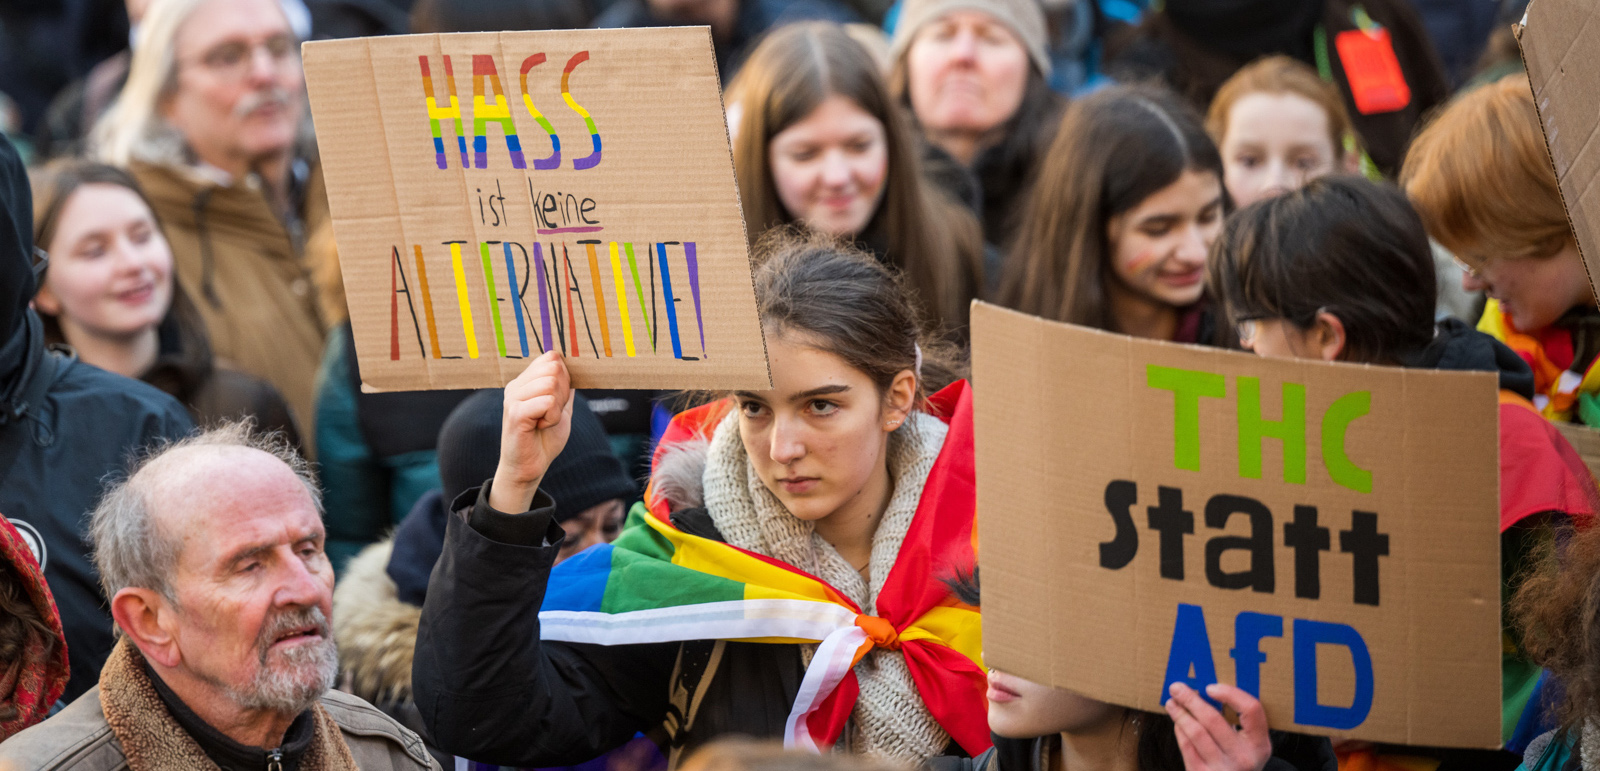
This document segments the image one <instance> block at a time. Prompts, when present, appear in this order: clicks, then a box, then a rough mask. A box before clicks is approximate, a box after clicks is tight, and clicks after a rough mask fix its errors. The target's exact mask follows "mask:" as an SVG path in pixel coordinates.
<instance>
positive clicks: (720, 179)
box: [303, 27, 770, 390]
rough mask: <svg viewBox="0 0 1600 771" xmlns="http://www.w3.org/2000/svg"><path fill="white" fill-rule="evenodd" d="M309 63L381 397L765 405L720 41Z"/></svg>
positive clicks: (337, 48) (354, 47)
mask: <svg viewBox="0 0 1600 771" xmlns="http://www.w3.org/2000/svg"><path fill="white" fill-rule="evenodd" d="M303 50H304V59H305V72H306V83H307V88H308V90H309V92H310V95H311V107H312V114H313V116H314V118H315V122H316V128H317V141H318V145H319V148H320V151H321V154H322V164H323V169H324V172H325V175H326V178H327V186H328V199H329V206H330V208H331V209H332V213H333V220H334V234H335V236H336V238H337V240H338V245H339V258H340V265H341V268H342V270H343V272H344V281H345V287H346V292H347V298H348V301H349V305H350V318H351V324H352V327H353V331H354V334H355V341H356V352H357V358H358V360H359V363H360V367H361V375H362V379H363V381H364V383H365V384H366V385H367V386H369V387H371V388H374V389H378V390H408V389H429V388H466V387H483V386H499V385H503V384H504V383H506V382H509V381H510V380H511V379H512V378H514V377H516V376H517V374H518V373H519V372H521V371H522V369H523V368H524V367H525V366H526V364H527V361H528V360H529V359H530V358H533V357H537V356H538V355H539V354H540V353H542V352H544V351H547V350H560V351H561V352H562V353H563V354H565V356H566V357H567V360H568V366H569V367H570V369H571V371H572V377H573V384H574V385H576V386H579V387H591V388H593V387H600V388H604V387H617V388H621V387H629V388H759V389H764V388H768V387H770V380H769V377H768V373H767V364H766V348H765V344H764V343H763V341H762V336H761V328H760V324H759V321H758V320H757V315H756V307H755V296H754V291H753V288H752V286H751V277H750V261H749V254H748V249H747V246H746V241H745V231H744V220H743V215H742V213H741V209H740V206H739V197H738V190H737V187H736V185H735V182H734V176H733V160H732V155H731V153H730V152H729V148H728V134H727V127H726V123H725V122H724V118H723V107H722V99H721V91H720V86H719V83H718V78H717V71H716V62H715V59H714V58H713V56H712V49H711V39H710V35H709V32H708V31H707V29H706V28H704V27H693V28H691V27H680V28H668V29H650V30H574V31H551V32H504V33H473V34H452V35H405V36H396V37H384V38H358V39H351V40H335V41H320V42H312V43H307V44H305V46H304V49H303Z"/></svg>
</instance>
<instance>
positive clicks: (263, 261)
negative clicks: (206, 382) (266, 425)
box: [91, 0, 328, 436]
mask: <svg viewBox="0 0 1600 771" xmlns="http://www.w3.org/2000/svg"><path fill="white" fill-rule="evenodd" d="M306 112H307V111H306V97H305V80H304V74H303V72H302V71H301V65H300V55H299V41H298V40H296V38H295V33H294V31H293V29H292V27H291V26H290V22H289V19H288V17H287V16H286V15H285V13H284V10H283V8H282V6H281V5H280V4H279V2H278V0H155V1H154V2H153V3H152V4H151V6H150V8H149V10H148V11H147V12H146V14H145V16H144V18H143V20H142V22H141V24H140V28H139V41H138V45H137V46H136V48H135V53H134V57H133V62H132V65H131V66H130V68H129V75H128V82H127V85H126V86H124V88H123V91H122V95H121V96H120V97H119V99H118V101H117V103H116V104H115V105H114V106H113V107H112V108H111V109H110V110H109V111H108V112H107V113H106V114H105V115H104V116H103V117H102V118H101V120H100V122H99V124H98V125H97V126H96V128H95V130H94V133H93V135H92V136H91V145H92V146H93V148H94V152H95V153H96V154H97V155H99V157H100V158H101V159H102V160H104V161H106V162H108V163H111V164H113V165H117V166H123V167H126V168H127V169H128V170H129V171H130V172H132V173H133V175H134V176H135V177H136V178H137V179H138V180H139V183H140V184H141V185H142V186H143V187H144V189H145V193H146V194H147V195H148V196H149V197H150V200H151V203H152V204H153V205H154V207H155V210H156V214H157V215H158V216H159V217H160V219H161V221H162V224H163V225H164V226H165V230H166V235H167V238H168V240H169V241H170V242H171V244H172V252H173V257H174V259H175V263H176V272H177V277H178V281H179V283H180V284H181V285H182V287H183V289H184V290H185V292H186V293H187V294H188V295H189V296H190V297H192V298H194V300H195V304H196V305H197V306H199V309H200V314H201V316H202V317H203V318H204V319H205V323H206V327H207V329H208V330H209V332H210V335H211V345H212V348H213V350H214V351H215V352H216V355H217V356H218V357H219V358H221V359H225V360H228V361H229V362H231V363H232V364H233V365H234V366H236V367H237V368H239V369H240V370H243V371H244V372H246V373H248V374H251V375H255V376H257V377H261V378H264V379H266V380H268V381H269V382H271V383H272V385H273V386H274V387H276V388H277V389H278V391H279V392H280V393H282V394H283V396H284V398H285V400H287V401H288V403H289V406H290V408H291V410H292V412H293V413H294V417H295V420H296V422H297V424H298V427H299V429H300V435H301V436H311V435H312V431H311V425H310V422H311V419H312V403H313V394H314V390H315V387H314V382H315V378H316V372H317V366H318V363H319V362H320V360H321V355H322V344H323V337H324V334H325V331H326V330H325V322H324V320H323V319H322V318H321V317H320V314H319V311H318V305H317V297H316V294H317V291H316V286H315V285H314V284H313V280H312V272H311V269H310V266H309V265H308V264H307V263H306V261H305V259H304V255H303V251H304V242H305V240H306V236H307V234H309V233H310V232H311V231H312V230H313V229H314V228H315V227H316V226H317V225H318V224H320V223H321V222H323V221H325V220H326V219H327V216H328V215H327V199H326V195H325V193H324V192H323V189H322V186H321V176H320V174H319V173H318V170H317V168H316V166H315V164H314V162H313V161H312V160H311V159H310V154H309V148H310V142H309V137H310V134H309V131H308V130H307V129H308V127H309V122H308V120H307V117H306Z"/></svg>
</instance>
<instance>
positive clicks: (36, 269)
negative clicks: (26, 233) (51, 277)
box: [32, 246, 50, 282]
mask: <svg viewBox="0 0 1600 771" xmlns="http://www.w3.org/2000/svg"><path fill="white" fill-rule="evenodd" d="M49 266H50V253H49V252H46V251H45V250H43V249H40V248H39V247H37V246H35V247H33V265H32V268H33V280H34V281H35V282H37V281H39V280H40V279H41V278H43V277H44V269H45V268H47V267H49Z"/></svg>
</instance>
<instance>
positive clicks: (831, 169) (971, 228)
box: [729, 22, 983, 333]
mask: <svg viewBox="0 0 1600 771" xmlns="http://www.w3.org/2000/svg"><path fill="white" fill-rule="evenodd" d="M729 92H730V98H729V103H730V104H732V105H734V106H733V108H732V109H731V110H730V113H732V114H733V118H732V119H731V120H730V123H731V124H732V125H733V129H734V142H733V160H734V172H735V174H736V176H737V177H738V180H739V196H740V198H741V199H742V200H743V202H744V217H745V226H746V227H747V228H748V229H749V232H750V237H751V240H752V241H755V240H758V239H759V238H760V236H761V234H763V233H765V232H767V231H768V230H771V229H772V228H776V227H783V226H788V225H792V224H800V225H803V226H805V227H806V228H808V229H810V230H813V231H816V232H819V233H824V234H826V235H829V236H833V237H835V238H840V239H844V240H854V241H857V242H859V244H860V245H861V246H864V247H866V248H867V249H868V250H869V251H871V252H872V253H873V254H875V255H876V256H877V257H878V259H879V260H881V261H883V262H885V263H887V264H889V265H891V266H893V267H895V268H897V269H899V271H900V272H901V273H902V274H903V275H904V276H905V278H906V281H907V283H908V285H909V286H910V288H911V290H912V292H913V293H914V294H915V295H916V296H917V297H918V299H919V300H920V302H921V304H922V305H923V307H924V308H925V310H926V311H927V313H928V315H929V316H930V317H931V319H932V321H933V322H934V323H936V324H937V325H938V326H940V327H942V328H943V329H944V331H946V332H957V333H959V330H961V329H962V328H964V327H965V326H966V323H967V306H968V304H969V303H970V302H971V301H972V298H973V297H974V296H976V295H977V294H978V292H979V289H980V287H981V285H982V274H983V269H982V255H983V243H982V237H981V235H980V233H979V231H978V225H977V221H976V220H975V219H974V218H973V217H972V215H971V214H970V213H969V212H967V211H966V210H965V209H964V208H962V207H961V206H960V205H959V204H957V203H955V202H953V201H951V200H949V199H948V198H946V197H945V196H944V195H943V194H942V193H941V192H939V191H938V190H937V189H936V188H934V187H932V186H930V185H928V184H927V183H926V182H925V181H924V180H923V177H922V171H921V163H920V161H919V160H918V156H917V145H916V143H915V140H914V139H913V135H912V133H911V128H910V126H909V125H908V122H907V120H906V118H905V117H904V116H903V115H902V114H901V113H900V111H899V110H898V108H896V106H895V105H894V103H893V102H892V100H891V99H890V98H889V92H888V88H887V87H886V86H885V85H884V82H883V78H882V77H881V76H880V75H879V73H878V68H877V65H876V63H875V62H874V60H873V58H872V55H871V54H870V53H868V52H867V50H866V49H865V48H863V47H862V46H861V44H860V43H857V42H856V41H855V40H854V39H852V38H851V37H850V36H849V34H848V33H846V32H845V30H844V28H843V27H840V26H838V25H835V24H828V23H820V22H819V23H809V24H795V25H791V26H787V27H784V28H782V29H779V30H778V31H776V32H774V33H772V35H771V36H770V37H768V38H767V39H766V40H765V41H763V42H762V44H761V46H760V47H759V48H757V49H756V51H755V53H754V54H752V55H751V57H750V60H749V61H748V62H746V63H745V65H744V67H743V69H741V70H740V71H739V75H738V77H737V78H735V79H734V82H733V85H732V86H731V87H730V88H729Z"/></svg>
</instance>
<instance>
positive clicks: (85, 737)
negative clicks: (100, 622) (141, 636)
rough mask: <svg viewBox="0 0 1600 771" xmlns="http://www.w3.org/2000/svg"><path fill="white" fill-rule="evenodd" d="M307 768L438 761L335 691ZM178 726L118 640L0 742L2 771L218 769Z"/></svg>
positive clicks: (408, 767)
mask: <svg viewBox="0 0 1600 771" xmlns="http://www.w3.org/2000/svg"><path fill="white" fill-rule="evenodd" d="M312 709H314V710H315V711H316V712H315V716H316V723H315V728H314V729H313V738H312V741H311V748H310V749H309V750H307V752H306V754H305V756H304V757H302V758H301V761H300V768H302V769H304V771H346V770H349V771H354V769H361V771H400V770H402V769H403V770H405V771H416V770H417V769H432V770H433V771H438V769H439V766H438V764H436V763H435V762H433V760H432V758H430V757H428V753H427V752H426V750H424V749H423V746H422V740H421V739H419V738H417V735H416V734H414V733H412V732H410V731H408V730H406V729H405V728H403V727H401V726H400V725H399V724H398V723H395V722H394V721H393V720H391V719H390V718H389V717H388V716H386V715H384V714H383V713H381V712H379V711H378V710H377V709H375V708H374V707H373V706H372V705H370V704H368V703H366V702H364V701H362V700H360V699H358V698H356V697H354V696H350V695H348V694H343V693H339V692H338V691H329V692H328V693H327V694H325V695H323V697H322V700H321V701H320V703H318V704H317V706H315V707H313V708H312ZM216 767H217V766H216V764H214V763H212V762H211V760H210V758H208V757H206V755H205V752H204V751H203V750H201V748H200V745H199V744H198V743H197V742H195V740H194V739H193V738H191V737H190V736H189V735H188V734H187V733H185V732H184V731H183V729H182V728H181V727H179V725H178V723H177V721H175V720H174V719H173V718H172V716H171V714H170V713H169V712H168V711H167V708H166V705H165V704H163V703H162V701H161V696H160V695H159V694H158V693H156V689H155V686H154V685H153V684H152V683H151V682H150V679H149V677H148V676H147V675H146V674H145V670H144V664H143V660H142V659H141V658H140V656H139V653H138V650H137V649H136V648H134V647H133V645H132V644H131V643H129V642H128V641H127V640H126V639H123V640H121V641H120V642H118V643H117V647H116V648H115V649H113V650H112V653H111V658H110V659H109V660H108V661H106V666H105V669H103V670H101V672H100V684H99V685H98V686H96V687H95V688H92V689H90V690H89V692H88V693H85V694H84V695H83V696H82V697H80V698H79V699H78V700H77V701H75V702H73V703H72V705H71V706H69V707H67V708H66V709H65V710H62V711H61V713H60V714H58V715H56V716H55V717H52V718H50V719H49V720H46V721H45V722H43V723H40V724H39V725H36V726H34V727H32V728H29V729H28V730H26V731H23V732H22V733H19V734H17V735H16V736H13V737H12V738H11V739H9V740H7V741H6V742H5V744H3V745H0V771H21V770H22V769H70V770H71V771H121V770H122V769H127V771H147V770H148V771H158V770H159V771H191V770H193V771H206V770H208V769H210V770H214V769H216Z"/></svg>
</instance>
